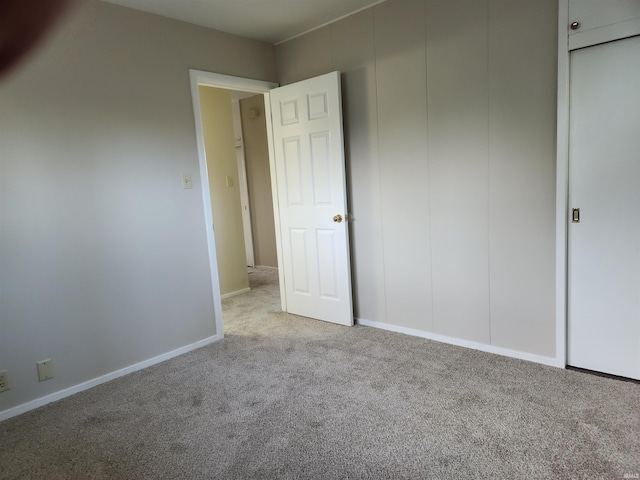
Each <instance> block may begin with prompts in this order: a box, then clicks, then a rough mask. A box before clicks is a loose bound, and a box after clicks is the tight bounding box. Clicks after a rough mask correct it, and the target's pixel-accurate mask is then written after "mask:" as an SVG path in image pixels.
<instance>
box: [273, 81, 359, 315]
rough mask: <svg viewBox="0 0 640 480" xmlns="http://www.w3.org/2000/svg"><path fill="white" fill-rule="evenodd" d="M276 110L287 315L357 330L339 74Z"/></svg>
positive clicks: (289, 93) (282, 97)
mask: <svg viewBox="0 0 640 480" xmlns="http://www.w3.org/2000/svg"><path fill="white" fill-rule="evenodd" d="M271 104H272V111H273V132H274V135H273V136H274V150H275V163H276V188H277V192H278V205H279V210H280V231H281V238H282V239H283V241H282V254H283V271H284V284H285V294H286V305H287V311H288V312H289V313H294V314H297V315H302V316H305V317H311V318H317V319H320V320H325V321H329V322H334V323H339V324H342V325H353V308H352V298H351V273H350V262H349V237H348V225H347V222H346V218H347V215H346V214H347V201H346V178H345V165H344V146H343V134H342V109H341V99H340V75H339V73H338V72H333V73H330V74H326V75H322V76H320V77H316V78H312V79H309V80H305V81H303V82H298V83H295V84H291V85H287V86H284V87H280V88H276V89H274V90H272V91H271ZM336 215H340V216H341V221H334V216H336Z"/></svg>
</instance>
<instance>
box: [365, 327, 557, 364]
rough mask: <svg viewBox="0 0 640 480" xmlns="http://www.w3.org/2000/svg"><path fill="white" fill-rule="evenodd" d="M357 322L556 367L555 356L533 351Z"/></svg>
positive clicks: (405, 328) (411, 329)
mask: <svg viewBox="0 0 640 480" xmlns="http://www.w3.org/2000/svg"><path fill="white" fill-rule="evenodd" d="M356 323H357V324H358V325H363V326H365V327H374V328H379V329H381V330H388V331H390V332H397V333H404V334H406V335H412V336H414V337H420V338H426V339H428V340H434V341H436V342H441V343H448V344H449V345H455V346H458V347H464V348H471V349H473V350H480V351H481V352H487V353H493V354H495V355H502V356H503V357H511V358H517V359H520V360H527V361H529V362H534V363H541V364H543V365H548V366H551V367H556V366H557V362H556V359H555V358H551V357H543V356H542V355H535V354H532V353H526V352H519V351H517V350H510V349H508V348H502V347H495V346H493V345H485V344H483V343H477V342H471V341H468V340H462V339H460V338H453V337H446V336H444V335H438V334H437V333H431V332H425V331H422V330H416V329H414V328H407V327H399V326H397V325H391V324H388V323H382V322H374V321H371V320H365V319H362V318H357V319H356Z"/></svg>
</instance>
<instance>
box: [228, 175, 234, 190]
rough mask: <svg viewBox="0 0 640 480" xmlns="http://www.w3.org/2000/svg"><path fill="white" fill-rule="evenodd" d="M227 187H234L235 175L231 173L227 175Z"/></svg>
mask: <svg viewBox="0 0 640 480" xmlns="http://www.w3.org/2000/svg"><path fill="white" fill-rule="evenodd" d="M227 187H229V188H231V187H233V177H232V176H231V175H227Z"/></svg>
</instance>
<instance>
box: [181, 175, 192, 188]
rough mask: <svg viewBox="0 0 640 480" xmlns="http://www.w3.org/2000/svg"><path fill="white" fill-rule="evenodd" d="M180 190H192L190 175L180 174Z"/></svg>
mask: <svg viewBox="0 0 640 480" xmlns="http://www.w3.org/2000/svg"><path fill="white" fill-rule="evenodd" d="M182 188H184V189H185V190H188V189H190V188H193V184H192V183H191V174H190V173H183V174H182Z"/></svg>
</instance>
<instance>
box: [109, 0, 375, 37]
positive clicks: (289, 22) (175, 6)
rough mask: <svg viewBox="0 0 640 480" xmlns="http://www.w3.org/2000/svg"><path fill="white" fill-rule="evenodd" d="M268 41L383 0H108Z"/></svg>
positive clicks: (290, 34) (299, 31)
mask: <svg viewBox="0 0 640 480" xmlns="http://www.w3.org/2000/svg"><path fill="white" fill-rule="evenodd" d="M105 1H107V2H109V3H115V4H117V5H123V6H125V7H130V8H135V9H136V10H142V11H145V12H150V13H155V14H157V15H162V16H164V17H170V18H175V19H178V20H182V21H184V22H189V23H194V24H196V25H202V26H204V27H209V28H214V29H216V30H221V31H223V32H227V33H233V34H236V35H241V36H243V37H247V38H253V39H255V40H262V41H264V42H268V43H278V42H282V41H283V40H287V39H290V38H292V37H295V36H296V35H299V34H301V33H304V32H306V31H308V30H311V29H313V28H315V27H318V26H320V25H324V24H325V23H328V22H331V21H333V20H336V19H338V18H341V17H344V16H346V15H349V14H351V13H354V12H357V11H359V10H362V9H364V8H367V7H370V6H371V5H375V4H376V3H381V2H382V1H384V0H105Z"/></svg>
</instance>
